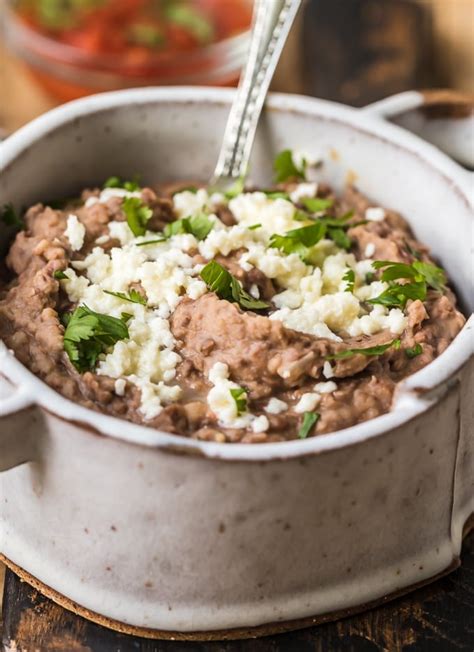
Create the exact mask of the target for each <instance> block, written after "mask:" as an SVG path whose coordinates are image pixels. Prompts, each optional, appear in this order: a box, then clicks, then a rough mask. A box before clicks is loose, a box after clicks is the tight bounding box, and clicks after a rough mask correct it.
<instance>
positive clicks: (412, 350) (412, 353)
mask: <svg viewBox="0 0 474 652" xmlns="http://www.w3.org/2000/svg"><path fill="white" fill-rule="evenodd" d="M421 353H423V347H422V346H421V344H415V346H412V347H408V348H407V349H405V355H406V357H407V358H410V359H412V358H416V356H417V355H420V354H421Z"/></svg>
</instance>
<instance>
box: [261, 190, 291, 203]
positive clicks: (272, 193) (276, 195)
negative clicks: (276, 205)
mask: <svg viewBox="0 0 474 652" xmlns="http://www.w3.org/2000/svg"><path fill="white" fill-rule="evenodd" d="M262 192H264V193H265V194H266V196H267V197H268V199H286V200H287V201H290V194H289V193H288V192H284V191H283V190H263V191H262Z"/></svg>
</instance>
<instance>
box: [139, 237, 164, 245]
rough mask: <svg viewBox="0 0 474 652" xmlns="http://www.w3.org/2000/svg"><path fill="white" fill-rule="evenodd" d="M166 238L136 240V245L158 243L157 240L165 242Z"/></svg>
mask: <svg viewBox="0 0 474 652" xmlns="http://www.w3.org/2000/svg"><path fill="white" fill-rule="evenodd" d="M167 240H168V238H155V239H154V240H145V241H144V242H136V243H135V246H136V247H145V246H146V245H153V244H158V243H159V242H166V241H167Z"/></svg>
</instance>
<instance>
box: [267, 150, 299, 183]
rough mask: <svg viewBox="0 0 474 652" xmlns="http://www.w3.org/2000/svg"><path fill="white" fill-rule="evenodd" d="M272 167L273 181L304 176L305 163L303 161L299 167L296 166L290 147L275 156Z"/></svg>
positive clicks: (278, 181)
mask: <svg viewBox="0 0 474 652" xmlns="http://www.w3.org/2000/svg"><path fill="white" fill-rule="evenodd" d="M273 169H274V170H275V181H276V182H277V183H281V182H282V181H287V180H288V179H305V178H306V164H305V163H303V165H302V166H301V168H298V167H296V165H295V162H294V160H293V152H292V151H291V149H284V150H283V151H282V152H280V153H279V154H278V155H277V156H276V158H275V161H274V162H273Z"/></svg>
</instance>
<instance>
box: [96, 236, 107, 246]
mask: <svg viewBox="0 0 474 652" xmlns="http://www.w3.org/2000/svg"><path fill="white" fill-rule="evenodd" d="M109 240H110V235H101V236H100V237H99V238H96V241H95V244H96V245H103V244H105V243H106V242H108V241H109Z"/></svg>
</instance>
